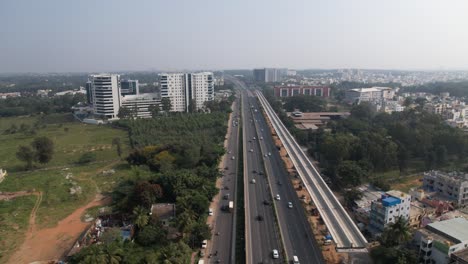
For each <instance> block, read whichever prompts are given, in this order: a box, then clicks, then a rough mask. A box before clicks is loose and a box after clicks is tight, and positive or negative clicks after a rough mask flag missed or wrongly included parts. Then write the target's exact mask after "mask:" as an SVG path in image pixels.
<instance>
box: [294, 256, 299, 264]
mask: <svg viewBox="0 0 468 264" xmlns="http://www.w3.org/2000/svg"><path fill="white" fill-rule="evenodd" d="M293 264H299V258H298V257H297V256H293Z"/></svg>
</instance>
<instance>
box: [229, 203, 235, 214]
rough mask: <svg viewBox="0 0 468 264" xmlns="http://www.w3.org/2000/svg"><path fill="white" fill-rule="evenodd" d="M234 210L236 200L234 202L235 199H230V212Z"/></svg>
mask: <svg viewBox="0 0 468 264" xmlns="http://www.w3.org/2000/svg"><path fill="white" fill-rule="evenodd" d="M232 211H234V202H233V201H230V202H229V212H231V213H232Z"/></svg>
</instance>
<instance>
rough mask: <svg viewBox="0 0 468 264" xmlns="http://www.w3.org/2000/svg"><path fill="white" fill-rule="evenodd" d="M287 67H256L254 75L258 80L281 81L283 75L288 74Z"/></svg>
mask: <svg viewBox="0 0 468 264" xmlns="http://www.w3.org/2000/svg"><path fill="white" fill-rule="evenodd" d="M287 71H288V70H287V69H276V68H263V69H254V70H253V76H254V80H255V81H257V82H266V83H268V82H279V81H280V80H281V78H282V77H283V76H286V74H287Z"/></svg>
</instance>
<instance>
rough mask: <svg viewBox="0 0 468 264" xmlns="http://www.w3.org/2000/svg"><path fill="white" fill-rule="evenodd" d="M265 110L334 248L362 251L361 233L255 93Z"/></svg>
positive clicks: (268, 107) (295, 143) (265, 101)
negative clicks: (330, 237) (325, 227)
mask: <svg viewBox="0 0 468 264" xmlns="http://www.w3.org/2000/svg"><path fill="white" fill-rule="evenodd" d="M256 93H257V96H258V98H259V100H260V102H261V104H262V107H263V108H264V109H265V112H266V114H267V116H268V118H269V119H270V121H271V122H272V125H273V127H274V129H275V131H276V133H277V135H278V136H279V138H280V139H281V141H282V143H283V145H284V147H285V149H286V151H287V152H288V155H289V157H290V159H291V161H292V162H293V164H294V166H295V168H296V170H297V172H298V174H299V176H300V177H301V180H302V182H303V183H304V185H305V187H306V189H307V191H308V192H309V194H310V195H311V197H312V200H313V201H314V203H315V205H316V206H317V208H318V210H319V212H320V215H321V217H322V219H323V220H324V222H325V224H326V226H327V228H328V230H329V232H330V234H331V235H332V237H333V240H334V241H335V243H336V246H337V250H338V251H355V250H356V249H358V250H362V251H365V247H366V244H367V241H366V239H365V238H364V236H363V235H362V234H361V232H360V231H359V229H358V228H357V226H356V224H355V223H354V222H353V220H352V219H351V218H350V217H349V215H348V214H347V212H346V211H345V210H344V208H343V206H342V205H341V204H340V203H339V201H338V200H337V199H336V197H335V195H334V194H333V192H332V191H331V190H330V188H329V187H328V186H327V184H326V183H325V182H324V181H323V179H322V177H321V176H320V173H319V172H318V171H317V169H316V168H315V167H314V165H313V164H312V162H311V161H310V160H309V158H308V157H307V156H306V155H305V153H304V152H303V150H302V149H301V147H300V146H299V144H297V142H296V141H295V139H294V138H293V136H292V135H291V134H290V133H289V131H288V130H287V129H286V127H285V126H284V125H283V123H282V122H281V121H280V120H279V118H278V116H277V115H276V113H275V112H274V111H273V109H272V108H271V106H270V104H269V103H268V102H267V100H266V99H265V97H264V96H263V94H262V93H261V92H259V91H257V92H256Z"/></svg>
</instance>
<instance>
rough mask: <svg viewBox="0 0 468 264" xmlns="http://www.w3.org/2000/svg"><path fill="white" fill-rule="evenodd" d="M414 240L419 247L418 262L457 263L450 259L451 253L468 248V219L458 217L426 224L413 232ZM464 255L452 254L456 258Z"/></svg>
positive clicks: (458, 258)
mask: <svg viewBox="0 0 468 264" xmlns="http://www.w3.org/2000/svg"><path fill="white" fill-rule="evenodd" d="M414 241H415V243H416V245H417V246H418V247H419V261H418V263H424V264H429V263H431V264H432V263H434V264H448V263H457V262H451V260H450V259H451V256H452V254H454V253H456V252H459V251H462V250H465V249H466V248H468V221H467V220H466V219H465V218H461V217H460V218H454V219H450V220H445V221H440V222H435V223H431V224H428V225H427V226H426V227H425V228H424V229H420V230H418V231H417V232H416V233H415V236H414ZM465 255H466V254H465ZM457 256H458V257H457ZM465 257H466V256H464V254H457V255H456V256H454V258H455V259H456V260H463V258H465ZM465 261H466V258H465ZM458 263H463V262H458Z"/></svg>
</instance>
